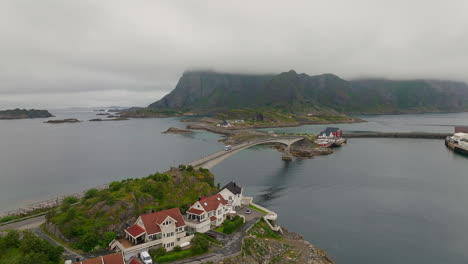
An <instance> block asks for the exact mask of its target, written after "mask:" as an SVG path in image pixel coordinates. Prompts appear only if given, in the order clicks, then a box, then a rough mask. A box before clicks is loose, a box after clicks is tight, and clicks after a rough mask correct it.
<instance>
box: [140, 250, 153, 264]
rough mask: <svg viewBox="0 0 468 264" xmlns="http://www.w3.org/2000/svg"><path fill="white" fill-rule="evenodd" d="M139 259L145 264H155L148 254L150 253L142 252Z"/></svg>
mask: <svg viewBox="0 0 468 264" xmlns="http://www.w3.org/2000/svg"><path fill="white" fill-rule="evenodd" d="M139 257H140V259H141V260H142V261H143V263H144V264H153V260H152V259H151V256H150V254H149V253H148V251H142V252H140V254H139Z"/></svg>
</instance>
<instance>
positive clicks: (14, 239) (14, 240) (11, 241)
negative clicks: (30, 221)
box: [1, 230, 20, 248]
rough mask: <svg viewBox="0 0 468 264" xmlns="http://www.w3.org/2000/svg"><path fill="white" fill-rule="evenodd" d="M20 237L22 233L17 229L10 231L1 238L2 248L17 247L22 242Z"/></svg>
mask: <svg viewBox="0 0 468 264" xmlns="http://www.w3.org/2000/svg"><path fill="white" fill-rule="evenodd" d="M19 237H20V235H19V232H18V231H16V230H12V231H9V232H8V234H6V235H5V236H4V237H3V238H2V239H1V242H2V243H1V246H2V248H17V247H18V246H19V244H20V239H19Z"/></svg>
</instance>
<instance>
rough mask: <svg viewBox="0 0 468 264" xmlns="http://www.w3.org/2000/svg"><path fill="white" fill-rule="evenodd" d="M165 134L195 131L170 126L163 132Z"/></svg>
mask: <svg viewBox="0 0 468 264" xmlns="http://www.w3.org/2000/svg"><path fill="white" fill-rule="evenodd" d="M162 133H163V134H192V133H193V131H191V130H188V129H182V128H177V127H170V128H169V129H168V130H166V131H164V132H162Z"/></svg>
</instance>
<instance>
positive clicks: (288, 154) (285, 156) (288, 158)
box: [281, 139, 293, 161]
mask: <svg viewBox="0 0 468 264" xmlns="http://www.w3.org/2000/svg"><path fill="white" fill-rule="evenodd" d="M292 158H293V156H292V154H291V143H290V142H289V139H288V146H287V147H286V150H285V151H284V153H283V156H282V157H281V159H282V160H285V161H291V160H292Z"/></svg>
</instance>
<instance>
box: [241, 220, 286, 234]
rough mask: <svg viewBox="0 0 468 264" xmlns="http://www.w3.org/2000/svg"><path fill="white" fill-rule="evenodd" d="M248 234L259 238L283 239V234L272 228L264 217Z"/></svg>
mask: <svg viewBox="0 0 468 264" xmlns="http://www.w3.org/2000/svg"><path fill="white" fill-rule="evenodd" d="M248 235H251V236H255V237H259V238H274V239H281V235H279V234H278V233H276V232H275V231H273V230H271V229H270V227H269V226H268V224H267V223H265V220H264V219H263V218H262V219H261V220H260V221H258V222H257V223H256V224H255V225H254V226H253V227H252V228H251V229H250V231H249V233H248Z"/></svg>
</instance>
